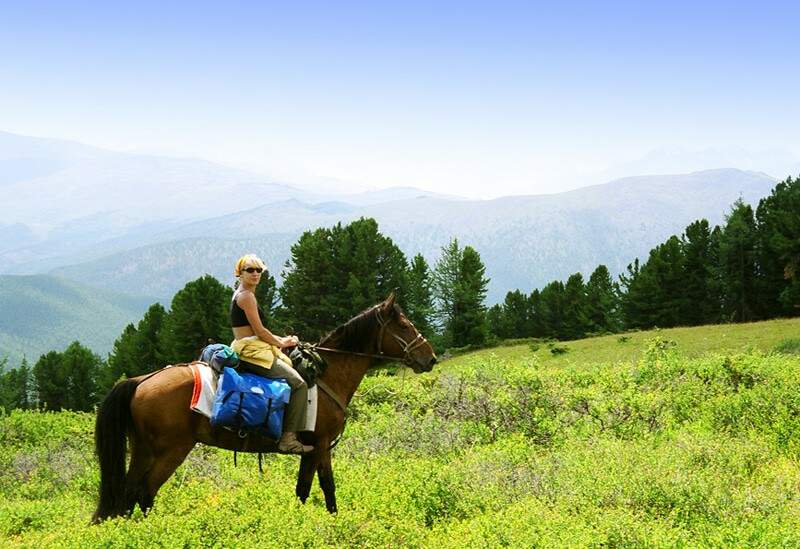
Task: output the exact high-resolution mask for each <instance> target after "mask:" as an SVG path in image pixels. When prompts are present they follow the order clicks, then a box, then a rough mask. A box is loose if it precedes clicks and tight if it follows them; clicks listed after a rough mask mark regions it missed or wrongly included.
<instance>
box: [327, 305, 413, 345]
mask: <svg viewBox="0 0 800 549" xmlns="http://www.w3.org/2000/svg"><path fill="white" fill-rule="evenodd" d="M379 308H380V304H378V305H374V306H372V307H370V308H369V309H365V310H363V311H361V312H360V313H359V314H357V315H356V316H354V317H353V318H351V319H350V320H348V321H347V322H345V323H344V324H342V325H341V326H339V327H338V328H336V329H335V330H333V331H332V332H330V333H328V334H327V335H326V336H324V337H323V338H322V339H321V340H320V342H319V344H320V345H321V346H325V347H333V348H336V349H341V350H343V351H353V352H356V353H371V352H374V351H375V345H376V343H377V342H376V341H375V338H376V335H377V334H376V330H377V328H378V310H379ZM394 309H395V311H397V312H398V313H401V314H402V311H401V310H400V306H399V305H397V304H396V303H395V305H394Z"/></svg>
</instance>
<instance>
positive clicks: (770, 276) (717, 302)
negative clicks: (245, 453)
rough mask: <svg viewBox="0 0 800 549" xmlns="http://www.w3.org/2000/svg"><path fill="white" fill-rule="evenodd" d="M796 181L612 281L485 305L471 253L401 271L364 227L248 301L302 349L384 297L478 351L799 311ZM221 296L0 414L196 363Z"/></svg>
mask: <svg viewBox="0 0 800 549" xmlns="http://www.w3.org/2000/svg"><path fill="white" fill-rule="evenodd" d="M798 268H800V178H798V179H792V178H791V177H790V178H788V179H787V180H786V181H783V182H780V183H778V184H777V185H776V187H775V188H774V189H773V190H772V193H771V194H770V196H768V197H766V198H764V199H762V200H761V201H760V202H759V205H758V207H757V208H756V210H755V212H753V210H752V208H751V207H750V206H749V205H747V204H744V203H743V202H742V201H741V200H739V201H737V202H736V203H734V204H733V206H732V208H731V211H730V213H729V215H728V216H727V217H726V220H725V224H724V226H722V227H719V226H716V227H714V228H711V227H710V226H709V223H708V221H707V220H705V219H701V220H698V221H695V222H693V223H691V224H690V225H689V226H688V227H686V229H685V231H684V232H683V233H682V234H681V235H680V236H671V237H670V238H668V239H667V240H666V241H665V242H664V243H662V244H660V245H658V246H656V247H655V248H654V249H653V250H651V251H650V254H649V257H648V258H647V260H646V261H645V262H643V263H641V262H640V261H639V259H636V260H634V262H633V263H631V264H630V265H629V266H628V268H627V270H626V272H625V273H623V274H621V275H620V276H619V277H618V280H617V281H614V280H613V279H612V276H611V273H610V272H609V270H608V268H607V267H606V266H604V265H599V266H598V267H597V268H596V269H595V270H594V271H593V272H592V273H591V275H590V276H589V279H588V280H587V281H584V278H583V275H582V274H581V273H575V274H573V275H571V276H570V277H568V279H567V280H566V282H562V281H559V280H555V281H552V282H550V283H549V284H547V285H545V286H544V287H543V288H542V289H535V290H533V291H532V292H531V293H530V294H525V293H523V292H521V291H520V290H514V291H511V292H508V293H507V294H506V297H505V300H504V301H503V302H502V303H499V304H496V305H494V306H492V307H491V308H488V309H487V307H486V303H485V301H486V292H487V286H488V283H489V279H488V278H487V276H486V268H485V266H484V265H483V262H482V260H481V257H480V254H479V253H478V252H477V251H476V250H475V249H474V248H473V247H471V246H469V245H466V246H462V245H461V243H459V241H458V240H457V239H452V240H451V241H450V242H449V243H448V244H447V245H445V246H444V247H443V248H442V250H441V254H440V256H439V258H438V259H437V260H436V261H435V263H434V265H433V266H432V267H431V266H430V265H429V264H428V262H427V261H426V260H425V258H424V257H423V256H422V255H421V254H417V255H415V256H414V257H413V258H411V260H410V261H409V260H408V259H407V258H406V256H405V254H404V253H403V252H402V251H401V250H400V249H399V248H398V247H397V245H395V244H394V242H393V241H392V240H391V238H389V237H387V236H385V235H382V234H381V233H380V232H379V230H378V224H377V222H376V221H375V220H374V219H368V218H362V219H359V220H357V221H354V222H352V223H350V224H347V225H342V224H341V223H339V224H337V225H335V226H333V227H330V228H320V229H316V230H314V231H307V232H305V233H303V235H302V236H301V237H300V238H299V240H298V241H297V242H296V243H295V244H294V245H293V246H292V248H291V254H290V259H289V260H287V262H286V264H285V265H284V266H283V271H282V273H281V275H282V277H283V284H282V285H281V287H280V288H279V287H278V286H277V284H276V281H275V277H274V276H273V275H272V274H271V273H269V272H265V273H264V275H262V280H261V284H259V286H258V287H257V299H258V302H259V304H260V305H261V307H262V308H263V309H264V311H265V313H266V316H267V326H268V327H269V328H270V329H272V330H274V331H276V332H278V333H295V334H298V335H299V336H300V337H301V339H303V340H306V341H315V340H318V339H319V338H320V337H321V336H322V335H324V334H325V333H327V332H328V331H330V330H332V329H333V328H335V327H336V326H338V325H339V324H341V323H343V322H345V321H346V320H347V319H349V318H351V317H352V316H354V315H355V314H357V313H358V312H360V311H362V310H364V309H365V308H367V307H369V306H371V305H373V304H375V303H377V302H378V301H380V300H381V299H383V298H384V297H385V296H386V295H387V294H388V293H389V292H390V291H392V290H396V292H397V295H398V302H399V303H400V305H401V306H402V307H403V308H404V309H405V311H406V313H407V315H408V317H409V318H410V319H411V320H412V322H414V324H415V325H416V326H417V328H418V329H419V330H420V331H421V332H422V333H424V334H425V335H426V337H428V339H429V340H430V341H431V342H432V343H433V345H434V346H435V347H436V348H437V349H438V350H442V349H446V348H454V347H466V346H473V347H479V346H483V345H486V344H491V343H493V342H496V341H497V340H499V339H511V338H528V337H538V338H553V339H562V340H566V339H576V338H580V337H584V336H586V335H588V334H598V333H613V332H618V331H622V330H628V329H636V328H643V329H644V328H652V327H654V326H659V327H670V326H677V325H697V324H707V323H718V322H744V321H750V320H757V319H766V318H774V317H777V316H791V315H797V314H798V312H800V308H798V307H799V304H800V280H798V277H797V272H798ZM232 295H233V287H231V286H228V285H226V284H223V283H222V282H220V281H218V280H216V279H215V278H214V277H212V276H210V275H205V276H202V277H200V278H198V279H196V280H193V281H191V282H189V283H187V284H186V285H185V286H184V288H183V289H181V290H180V291H178V292H177V293H176V294H175V296H174V297H173V299H172V302H171V304H170V308H169V309H168V310H167V309H166V308H164V307H163V306H162V305H161V304H159V303H155V304H153V305H152V306H151V307H150V308H149V309H148V310H147V312H146V313H145V315H144V316H143V318H142V319H141V320H140V321H139V322H138V323H136V324H133V323H132V324H129V325H128V326H126V327H125V329H124V330H123V332H122V333H121V334H120V336H119V337H118V338H117V340H116V341H115V342H114V346H113V349H112V351H111V353H110V354H109V355H108V357H107V359H106V360H103V359H101V358H100V357H99V356H98V355H96V354H94V353H92V352H91V351H90V350H89V349H87V348H86V347H84V346H82V345H81V344H80V343H79V342H77V341H76V342H73V343H72V344H71V345H70V346H69V347H67V349H66V350H64V351H63V352H57V351H51V352H49V353H47V354H45V355H43V356H42V357H40V358H39V359H38V360H37V362H36V364H35V365H34V366H33V367H32V368H31V367H30V366H29V365H28V363H27V361H23V364H22V366H21V367H20V368H17V369H14V370H9V371H4V370H3V366H4V364H3V363H2V362H0V407H4V408H5V409H11V408H32V407H39V408H43V409H49V410H58V409H62V408H64V409H72V410H83V411H89V410H91V409H92V407H93V406H94V405H95V404H96V403H97V402H98V401H99V399H100V398H101V397H102V396H103V395H104V394H105V393H106V392H107V391H108V390H109V389H110V388H111V386H113V384H114V383H115V382H116V381H117V380H119V379H122V378H127V377H134V376H137V375H141V374H145V373H147V372H151V371H153V370H156V369H158V368H160V367H162V366H164V365H166V364H176V363H180V362H188V361H191V360H194V359H195V358H197V356H198V353H199V351H200V349H201V348H202V347H203V346H205V345H206V344H207V343H208V342H209V341H219V342H229V341H231V339H232V338H233V334H232V332H231V329H230V323H229V317H228V310H229V306H230V301H231V298H232Z"/></svg>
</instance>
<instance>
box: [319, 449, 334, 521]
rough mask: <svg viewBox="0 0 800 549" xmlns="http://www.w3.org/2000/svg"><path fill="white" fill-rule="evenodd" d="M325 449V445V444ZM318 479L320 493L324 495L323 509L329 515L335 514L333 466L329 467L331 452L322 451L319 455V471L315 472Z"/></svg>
mask: <svg viewBox="0 0 800 549" xmlns="http://www.w3.org/2000/svg"><path fill="white" fill-rule="evenodd" d="M325 448H327V443H326V444H325ZM317 475H318V477H319V485H320V487H321V488H322V493H323V494H325V507H326V508H327V509H328V512H329V513H335V512H336V485H335V484H334V482H333V466H332V465H331V451H330V450H324V451H322V452H321V453H320V458H319V470H318V471H317Z"/></svg>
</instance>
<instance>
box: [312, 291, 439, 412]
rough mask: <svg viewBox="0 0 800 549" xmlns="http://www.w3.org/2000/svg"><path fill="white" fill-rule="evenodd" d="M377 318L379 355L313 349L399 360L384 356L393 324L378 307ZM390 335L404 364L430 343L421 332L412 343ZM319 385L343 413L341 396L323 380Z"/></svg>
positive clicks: (325, 348)
mask: <svg viewBox="0 0 800 549" xmlns="http://www.w3.org/2000/svg"><path fill="white" fill-rule="evenodd" d="M375 317H376V318H377V319H378V325H379V326H380V332H379V333H378V354H372V353H359V352H356V351H344V350H342V349H332V348H330V347H319V346H317V345H312V348H313V349H314V350H317V351H327V352H329V353H339V354H344V355H354V356H363V357H368V358H378V359H381V360H385V359H387V358H394V359H397V358H398V357H395V356H388V355H386V354H384V352H383V336H384V334H385V333H386V329H387V328H386V327H387V326H388V324H389V323H390V322H391V320H384V319H383V316H381V310H380V308H379V307H378V306H376V307H375ZM389 335H391V336H392V337H393V338H395V340H397V342H398V343H400V346H401V347H402V348H403V357H402V360H403V363H404V364H411V360H412V359H411V352H412V351H414V350H415V349H417V348H419V347H421V346H422V345H425V344H426V343H427V342H428V340H427V339H425V337H424V336H423V335H422V334H421V333H419V332H417V337H415V338H414V339H412V340H411V341H406V340H405V339H403V338H402V337H400V336H399V335H397V334H396V333H394V332H389ZM317 385H319V387H320V389H322V390H323V391H324V392H325V393H326V394H327V395H328V396H330V397H331V398H332V399H333V400H334V401H335V402H336V404H338V405H339V408H341V409H342V411H344V410H345V409H346V407H347V406H346V405H345V403H344V401H342V399H341V398H340V397H339V395H337V394H336V392H335V391H334V390H333V389H331V388H330V387H329V386H328V384H326V383H325V382H324V381H322V380H321V379H317Z"/></svg>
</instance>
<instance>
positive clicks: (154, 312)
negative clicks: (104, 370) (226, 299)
mask: <svg viewBox="0 0 800 549" xmlns="http://www.w3.org/2000/svg"><path fill="white" fill-rule="evenodd" d="M166 319H167V311H166V310H165V309H164V307H163V306H162V305H161V303H153V304H152V305H150V308H149V309H147V312H146V313H145V314H144V317H143V318H142V320H140V321H139V324H137V325H136V335H135V337H134V345H135V351H136V356H135V357H133V360H131V361H130V363H129V364H130V368H129V369H128V370H126V371H125V375H126V377H135V376H140V375H142V374H146V373H149V372H152V371H154V370H158V369H159V368H161V367H163V366H165V365H166V364H167V361H166V360H164V354H165V351H164V349H162V347H161V341H160V340H159V334H160V333H161V330H162V329H163V327H164V323H165V321H166ZM223 342H224V343H227V341H223Z"/></svg>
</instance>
